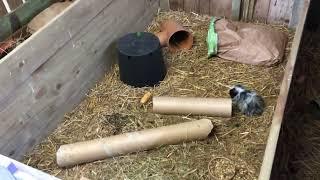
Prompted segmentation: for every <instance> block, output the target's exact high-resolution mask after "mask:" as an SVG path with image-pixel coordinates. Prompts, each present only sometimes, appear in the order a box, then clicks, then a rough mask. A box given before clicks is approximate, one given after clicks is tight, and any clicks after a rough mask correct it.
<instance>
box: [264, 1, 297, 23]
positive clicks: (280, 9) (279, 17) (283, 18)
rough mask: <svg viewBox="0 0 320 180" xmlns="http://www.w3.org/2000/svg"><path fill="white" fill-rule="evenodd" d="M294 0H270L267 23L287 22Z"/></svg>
mask: <svg viewBox="0 0 320 180" xmlns="http://www.w3.org/2000/svg"><path fill="white" fill-rule="evenodd" d="M293 3H294V0H281V1H279V0H271V2H270V7H269V14H268V23H274V24H288V23H289V21H290V18H291V12H292V7H293Z"/></svg>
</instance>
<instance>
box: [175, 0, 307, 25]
mask: <svg viewBox="0 0 320 180" xmlns="http://www.w3.org/2000/svg"><path fill="white" fill-rule="evenodd" d="M303 4H304V3H303V1H301V0H281V1H279V0H170V8H171V9H172V10H179V9H180V10H184V11H187V12H196V13H200V14H210V15H213V16H225V17H228V18H233V19H235V20H237V19H242V20H245V21H251V20H258V21H261V22H267V23H281V24H282V23H284V24H288V25H289V27H295V26H296V25H297V23H298V19H299V14H300V13H301V10H302V7H303Z"/></svg>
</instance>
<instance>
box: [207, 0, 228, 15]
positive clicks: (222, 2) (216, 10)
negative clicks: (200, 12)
mask: <svg viewBox="0 0 320 180" xmlns="http://www.w3.org/2000/svg"><path fill="white" fill-rule="evenodd" d="M231 14H232V0H211V1H210V15H212V16H225V17H228V18H230V17H231Z"/></svg>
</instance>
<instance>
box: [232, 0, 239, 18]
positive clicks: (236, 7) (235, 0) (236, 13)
mask: <svg viewBox="0 0 320 180" xmlns="http://www.w3.org/2000/svg"><path fill="white" fill-rule="evenodd" d="M240 8H241V0H232V15H231V19H232V20H234V21H238V20H239V19H240Z"/></svg>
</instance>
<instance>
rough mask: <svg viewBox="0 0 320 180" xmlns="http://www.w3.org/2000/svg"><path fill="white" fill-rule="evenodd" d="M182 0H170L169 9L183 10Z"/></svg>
mask: <svg viewBox="0 0 320 180" xmlns="http://www.w3.org/2000/svg"><path fill="white" fill-rule="evenodd" d="M183 2H184V0H170V9H171V10H174V11H177V10H183V9H184V6H183Z"/></svg>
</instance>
